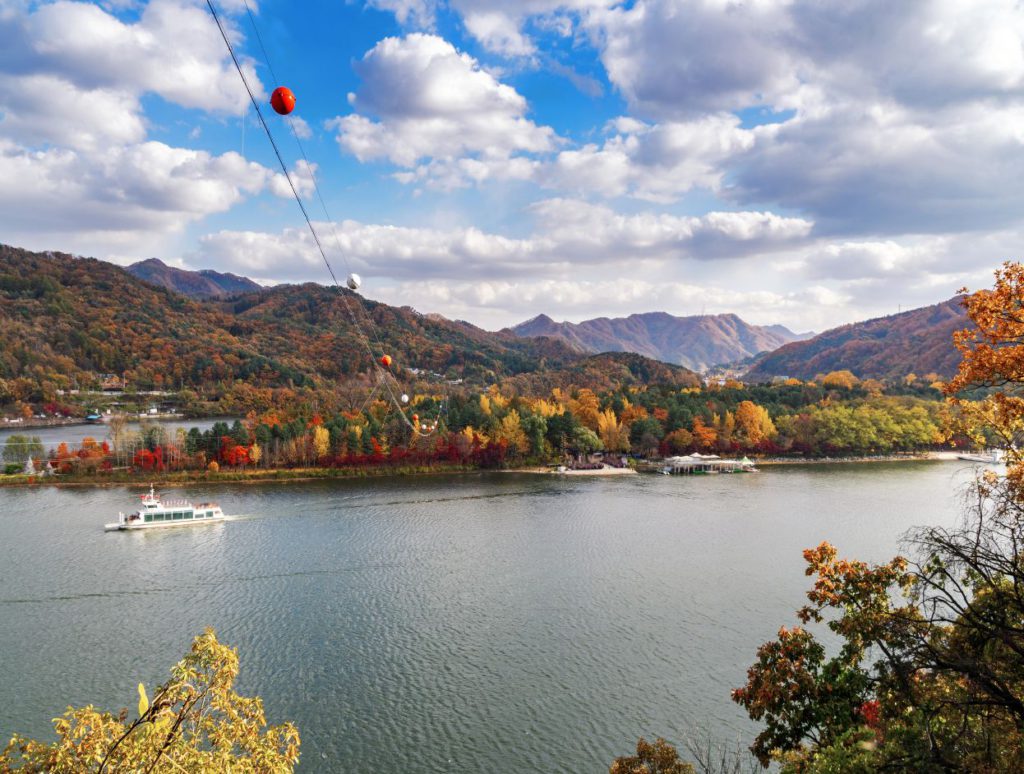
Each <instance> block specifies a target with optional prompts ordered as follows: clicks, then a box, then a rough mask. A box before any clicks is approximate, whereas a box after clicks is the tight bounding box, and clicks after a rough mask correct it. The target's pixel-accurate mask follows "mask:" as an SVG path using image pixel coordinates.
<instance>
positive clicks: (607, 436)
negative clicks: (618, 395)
mask: <svg viewBox="0 0 1024 774" xmlns="http://www.w3.org/2000/svg"><path fill="white" fill-rule="evenodd" d="M597 436H598V438H600V439H601V442H602V443H603V444H604V448H605V449H606V450H607V451H610V452H624V451H629V426H628V425H627V424H625V423H624V422H620V421H619V420H618V419H617V418H616V416H615V412H614V411H612V410H611V409H610V408H607V409H605V410H604V411H602V412H601V413H600V414H598V416H597Z"/></svg>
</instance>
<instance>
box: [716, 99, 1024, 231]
mask: <svg viewBox="0 0 1024 774" xmlns="http://www.w3.org/2000/svg"><path fill="white" fill-rule="evenodd" d="M730 163H731V166H732V169H733V170H734V181H735V187H734V188H733V189H732V190H731V191H730V196H732V197H733V198H734V199H735V200H736V201H737V202H739V203H741V204H742V203H743V202H747V201H768V202H774V203H776V205H777V206H781V207H786V208H793V209H797V210H799V211H802V212H807V213H809V214H810V215H811V216H813V217H814V218H815V220H816V221H817V223H818V225H819V228H820V229H821V230H823V231H828V232H832V233H845V234H858V233H860V234H864V233H874V234H880V233H882V234H898V233H908V232H909V233H914V232H933V233H942V232H955V231H961V230H971V229H978V228H992V227H1002V226H1005V225H1006V224H1010V223H1014V222H1020V220H1021V201H1022V199H1024V102H1022V103H1019V104H1015V105H1003V104H999V103H995V102H988V101H983V102H978V103H970V104H961V105H957V106H949V107H944V108H941V109H932V110H927V111H922V110H915V109H911V108H908V107H906V106H903V105H900V104H898V103H893V102H886V103H873V104H862V103H847V104H842V105H837V106H834V107H829V108H823V109H821V110H818V111H815V112H814V113H813V114H807V115H802V116H799V117H797V118H795V119H793V120H792V121H789V122H787V123H785V124H783V125H781V126H779V127H777V131H775V132H773V133H772V134H771V135H770V136H766V138H765V141H764V142H760V141H759V142H758V143H757V144H756V146H755V147H754V148H753V149H752V150H751V151H750V152H748V153H745V154H742V155H740V156H738V157H736V158H734V159H732V160H730Z"/></svg>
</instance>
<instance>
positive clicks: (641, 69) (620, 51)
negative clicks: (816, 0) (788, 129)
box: [586, 0, 800, 119]
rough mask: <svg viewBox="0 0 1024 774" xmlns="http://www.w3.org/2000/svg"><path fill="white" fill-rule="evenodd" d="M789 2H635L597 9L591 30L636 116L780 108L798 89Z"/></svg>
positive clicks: (688, 115) (683, 115) (611, 76)
mask: <svg viewBox="0 0 1024 774" xmlns="http://www.w3.org/2000/svg"><path fill="white" fill-rule="evenodd" d="M791 5H792V3H791V2H785V1H784V2H776V1H775V0H752V1H751V2H745V3H735V2H726V1H725V0H638V1H637V2H636V3H634V4H633V5H632V6H630V7H621V6H620V7H615V8H608V9H604V10H601V9H596V10H594V11H593V12H592V13H590V14H589V15H588V16H587V18H586V26H587V29H588V30H589V31H590V32H591V34H592V35H593V37H594V39H595V41H596V42H597V44H598V45H599V47H600V50H601V60H602V62H603V63H604V66H605V69H606V71H607V72H608V77H609V79H610V80H611V81H612V83H613V84H615V86H616V87H617V88H618V89H619V90H620V91H621V92H622V94H623V95H624V96H625V97H626V99H627V100H628V101H629V103H630V105H631V107H632V108H633V110H634V111H636V112H638V113H640V114H641V115H645V116H651V117H655V118H660V119H666V118H670V119H689V118H691V117H693V116H695V115H699V114H701V113H704V112H717V111H722V110H733V109H736V108H739V107H745V106H748V105H756V104H765V103H767V104H777V103H778V102H779V101H780V100H782V99H783V98H784V97H786V96H788V95H791V94H793V93H794V92H795V91H796V90H797V89H798V87H799V85H800V79H799V74H798V70H797V64H798V60H794V57H793V56H792V54H791V53H790V51H789V50H788V47H787V46H786V45H785V41H786V40H787V39H788V36H789V30H790V26H791V20H790V18H789V17H788V15H787V13H786V11H787V9H788V7H789V6H791Z"/></svg>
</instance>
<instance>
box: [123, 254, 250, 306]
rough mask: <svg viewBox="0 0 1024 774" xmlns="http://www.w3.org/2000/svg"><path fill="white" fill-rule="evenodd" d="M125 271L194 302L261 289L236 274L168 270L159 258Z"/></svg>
mask: <svg viewBox="0 0 1024 774" xmlns="http://www.w3.org/2000/svg"><path fill="white" fill-rule="evenodd" d="M126 271H127V272H128V273H129V274H131V275H133V276H135V277H138V278H139V279H141V280H145V281H146V282H148V283H150V284H151V285H159V286H160V287H163V288H167V289H168V290H175V291H177V292H178V293H181V294H183V295H186V296H190V297H192V298H214V297H217V296H229V295H233V294H236V293H248V292H252V291H258V290H260V289H261V286H260V285H259V284H257V283H255V282H253V281H252V280H251V279H249V278H248V277H239V276H238V275H237V274H223V273H221V272H219V271H210V270H209V269H206V270H203V271H186V270H184V269H175V268H174V267H173V266H168V265H167V264H166V263H164V262H163V261H161V260H160V259H159V258H149V259H147V260H145V261H139V262H138V263H133V264H132V265H131V266H128V267H127V269H126Z"/></svg>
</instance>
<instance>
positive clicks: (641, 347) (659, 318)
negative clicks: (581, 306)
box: [510, 312, 811, 371]
mask: <svg viewBox="0 0 1024 774" xmlns="http://www.w3.org/2000/svg"><path fill="white" fill-rule="evenodd" d="M510 330H511V331H512V333H514V334H515V335H517V336H549V337H552V338H557V339H561V340H562V341H565V342H567V343H568V344H569V345H570V346H572V347H573V348H575V349H576V350H577V351H580V352H636V353H638V354H641V355H644V356H646V357H649V358H653V359H655V360H661V361H663V362H666V363H676V364H678V365H682V366H685V367H686V368H690V369H693V370H695V371H703V370H706V369H707V368H709V367H710V366H713V365H717V364H719V363H729V362H734V361H737V360H743V359H744V358H748V357H750V356H751V355H756V354H758V353H761V352H766V351H771V350H775V349H778V348H779V347H781V346H782V345H784V344H786V343H788V342H791V341H797V340H799V339H801V338H806V336H808V335H811V334H805V335H804V336H800V335H798V334H795V333H793V332H792V331H790V330H789V329H788V328H785V327H784V326H782V325H771V326H758V325H750V324H749V323H746V322H744V321H743V320H741V319H740V318H739V317H737V316H736V315H734V314H714V315H693V316H690V317H676V316H674V315H671V314H667V313H666V312H649V313H646V314H633V315H630V316H629V317H617V318H608V317H598V318H596V319H593V320H585V321H584V322H581V323H570V322H561V323H559V322H555V321H554V320H552V319H551V318H550V317H548V316H547V315H544V314H542V315H538V316H537V317H534V318H533V319H532V320H528V321H526V322H524V323H520V324H519V325H516V326H514V327H513V328H511V329H510Z"/></svg>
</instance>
